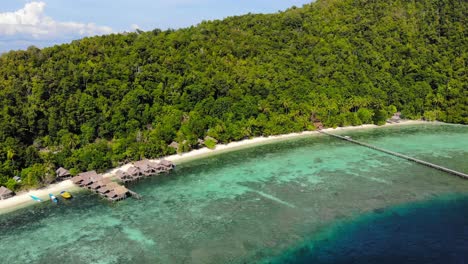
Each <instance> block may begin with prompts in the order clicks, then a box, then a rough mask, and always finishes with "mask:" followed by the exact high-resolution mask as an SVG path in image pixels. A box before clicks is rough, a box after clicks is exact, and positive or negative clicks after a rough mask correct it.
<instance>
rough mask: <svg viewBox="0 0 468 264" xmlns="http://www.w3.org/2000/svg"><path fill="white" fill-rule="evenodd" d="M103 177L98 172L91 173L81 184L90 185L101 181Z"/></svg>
mask: <svg viewBox="0 0 468 264" xmlns="http://www.w3.org/2000/svg"><path fill="white" fill-rule="evenodd" d="M102 179H103V177H102V175H99V174H96V175H91V176H89V177H88V178H86V179H84V180H83V181H82V182H81V183H80V186H82V187H83V186H88V185H91V184H93V183H95V182H97V181H100V180H102Z"/></svg>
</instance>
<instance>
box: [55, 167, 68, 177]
mask: <svg viewBox="0 0 468 264" xmlns="http://www.w3.org/2000/svg"><path fill="white" fill-rule="evenodd" d="M55 173H56V174H57V177H67V176H70V172H69V171H68V170H66V169H65V168H63V167H60V168H58V169H57V170H56V171H55Z"/></svg>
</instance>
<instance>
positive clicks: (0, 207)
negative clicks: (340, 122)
mask: <svg viewBox="0 0 468 264" xmlns="http://www.w3.org/2000/svg"><path fill="white" fill-rule="evenodd" d="M428 123H430V122H426V121H417V120H405V121H401V122H400V123H391V124H389V123H387V124H385V125H383V126H376V125H362V126H349V127H338V128H327V129H324V131H327V132H332V131H342V130H358V129H369V128H378V127H387V126H400V125H416V124H428ZM310 135H319V133H318V132H317V131H304V132H301V133H291V134H285V135H278V136H269V137H256V138H252V139H246V140H242V141H237V142H231V143H229V144H218V145H216V148H215V149H208V148H201V149H196V150H192V151H190V152H187V153H182V154H175V155H171V156H167V157H164V159H167V160H170V161H172V162H174V163H175V164H180V163H182V162H184V161H189V160H194V159H198V158H203V157H208V156H211V155H216V154H220V153H224V152H227V151H233V150H238V149H243V148H248V147H253V146H257V145H261V144H267V143H273V142H277V141H281V140H287V139H293V138H298V137H304V136H310ZM158 160H159V159H154V160H153V161H158ZM131 166H132V164H125V165H123V166H121V167H118V168H114V169H111V170H109V171H107V172H106V173H104V174H103V176H104V177H112V176H113V175H114V174H115V172H116V171H117V170H127V169H128V168H129V167H131ZM64 190H67V191H73V192H76V191H79V190H80V188H79V187H77V186H76V185H74V184H73V182H72V181H71V180H66V181H63V182H60V183H56V184H51V185H49V186H47V187H44V188H42V189H38V190H31V191H28V192H23V193H19V194H18V195H16V196H14V197H12V198H9V199H6V200H0V213H5V212H11V211H13V210H16V209H19V208H23V207H25V206H28V205H32V204H35V203H37V202H35V201H33V200H32V199H31V197H30V195H35V196H37V197H39V198H41V199H43V200H44V201H48V199H49V193H53V194H54V195H56V196H57V195H58V194H59V193H60V192H61V191H64Z"/></svg>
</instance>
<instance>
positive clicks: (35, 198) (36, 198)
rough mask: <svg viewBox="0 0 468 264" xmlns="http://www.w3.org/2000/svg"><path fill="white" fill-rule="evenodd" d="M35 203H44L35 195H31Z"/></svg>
mask: <svg viewBox="0 0 468 264" xmlns="http://www.w3.org/2000/svg"><path fill="white" fill-rule="evenodd" d="M29 196H30V197H31V198H32V199H33V200H34V201H36V202H42V200H41V198H39V197H37V196H34V195H29Z"/></svg>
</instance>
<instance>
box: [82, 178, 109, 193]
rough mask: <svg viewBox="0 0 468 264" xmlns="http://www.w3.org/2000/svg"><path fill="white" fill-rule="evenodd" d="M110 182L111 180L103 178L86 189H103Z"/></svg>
mask: <svg viewBox="0 0 468 264" xmlns="http://www.w3.org/2000/svg"><path fill="white" fill-rule="evenodd" d="M111 182H112V180H111V179H110V178H103V179H102V180H100V181H97V182H94V183H93V184H91V185H89V186H88V188H89V189H92V190H95V191H96V190H98V189H99V188H101V187H104V186H106V185H107V184H109V183H111Z"/></svg>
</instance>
